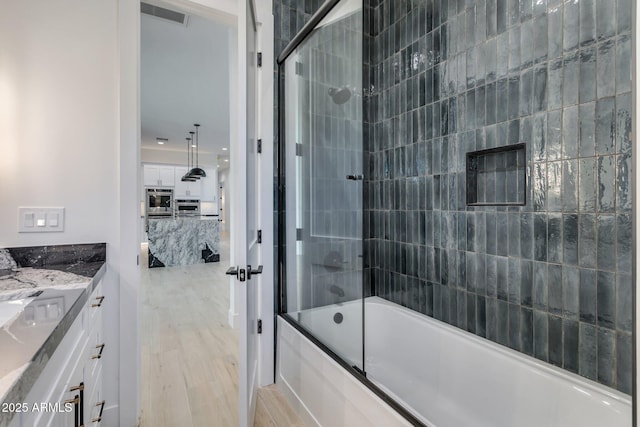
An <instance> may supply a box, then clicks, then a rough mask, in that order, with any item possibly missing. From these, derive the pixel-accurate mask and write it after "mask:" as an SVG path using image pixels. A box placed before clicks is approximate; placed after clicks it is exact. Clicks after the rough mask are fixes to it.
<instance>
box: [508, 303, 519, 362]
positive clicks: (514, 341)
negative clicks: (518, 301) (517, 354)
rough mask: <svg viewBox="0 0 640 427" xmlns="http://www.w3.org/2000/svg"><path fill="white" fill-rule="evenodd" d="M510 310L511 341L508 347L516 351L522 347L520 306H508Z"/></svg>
mask: <svg viewBox="0 0 640 427" xmlns="http://www.w3.org/2000/svg"><path fill="white" fill-rule="evenodd" d="M508 306H509V308H508V310H509V340H508V346H509V347H510V348H512V349H514V350H516V351H520V349H521V347H522V339H521V335H520V306H518V305H515V304H508Z"/></svg>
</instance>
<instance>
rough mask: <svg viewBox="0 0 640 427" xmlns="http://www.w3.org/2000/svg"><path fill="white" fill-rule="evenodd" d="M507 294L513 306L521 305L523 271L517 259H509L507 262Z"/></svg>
mask: <svg viewBox="0 0 640 427" xmlns="http://www.w3.org/2000/svg"><path fill="white" fill-rule="evenodd" d="M507 269H508V272H507V283H508V284H507V288H508V290H507V292H508V300H509V302H510V303H513V304H520V287H521V271H520V261H519V260H518V259H516V258H508V261H507Z"/></svg>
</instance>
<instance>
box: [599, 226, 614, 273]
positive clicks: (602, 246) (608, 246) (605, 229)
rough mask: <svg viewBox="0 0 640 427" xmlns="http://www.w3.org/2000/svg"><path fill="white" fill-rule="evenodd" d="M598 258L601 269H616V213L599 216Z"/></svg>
mask: <svg viewBox="0 0 640 427" xmlns="http://www.w3.org/2000/svg"><path fill="white" fill-rule="evenodd" d="M597 227H598V255H597V256H598V260H597V265H598V269H599V270H609V271H613V270H615V269H616V217H615V215H599V216H598V223H597Z"/></svg>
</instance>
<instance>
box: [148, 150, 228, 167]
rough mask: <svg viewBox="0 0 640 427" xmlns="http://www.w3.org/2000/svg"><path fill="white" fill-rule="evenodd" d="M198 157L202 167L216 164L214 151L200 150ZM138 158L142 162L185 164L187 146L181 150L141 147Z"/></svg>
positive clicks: (216, 156) (216, 159)
mask: <svg viewBox="0 0 640 427" xmlns="http://www.w3.org/2000/svg"><path fill="white" fill-rule="evenodd" d="M198 157H199V158H198V165H199V166H200V167H202V168H204V167H215V166H216V165H217V164H218V155H217V154H216V153H203V152H200V154H199V156H198ZM140 158H141V160H142V161H143V162H144V163H167V164H172V165H176V164H177V165H180V166H187V148H186V147H185V149H184V150H183V151H170V150H153V149H149V148H144V147H142V148H141V156H140Z"/></svg>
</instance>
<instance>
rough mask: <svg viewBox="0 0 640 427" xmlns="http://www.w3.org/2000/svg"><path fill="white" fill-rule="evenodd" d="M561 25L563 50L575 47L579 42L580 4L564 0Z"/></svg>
mask: <svg viewBox="0 0 640 427" xmlns="http://www.w3.org/2000/svg"><path fill="white" fill-rule="evenodd" d="M563 27H564V42H563V47H564V50H565V52H568V51H570V50H573V49H576V48H577V47H578V44H579V42H580V5H579V4H578V3H577V2H565V4H564V26H563Z"/></svg>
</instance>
